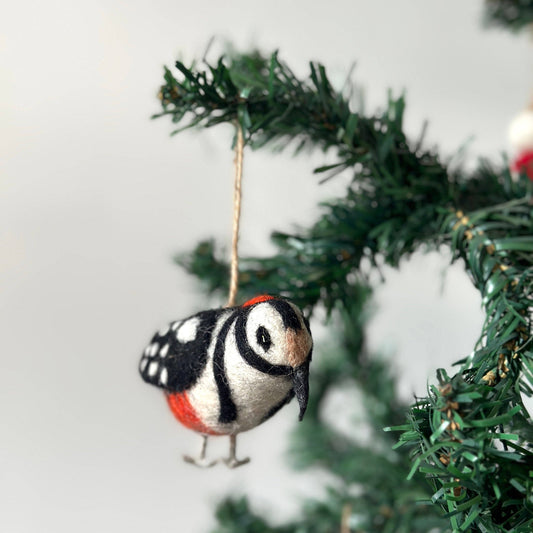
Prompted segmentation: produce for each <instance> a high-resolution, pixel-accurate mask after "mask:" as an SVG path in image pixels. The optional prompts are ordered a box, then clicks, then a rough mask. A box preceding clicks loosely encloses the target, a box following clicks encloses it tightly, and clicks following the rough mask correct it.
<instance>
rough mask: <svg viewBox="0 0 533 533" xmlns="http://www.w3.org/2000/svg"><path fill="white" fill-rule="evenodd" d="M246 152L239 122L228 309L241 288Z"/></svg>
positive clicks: (232, 304)
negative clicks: (240, 268) (241, 242)
mask: <svg viewBox="0 0 533 533" xmlns="http://www.w3.org/2000/svg"><path fill="white" fill-rule="evenodd" d="M243 151H244V137H243V134H242V127H241V125H240V124H239V122H237V142H236V144H235V159H234V164H235V184H234V189H233V237H232V243H231V264H230V272H231V273H230V284H229V296H228V303H227V305H226V307H232V306H234V305H235V297H236V296H237V289H238V286H239V222H240V219H241V194H242V193H241V183H242V156H243Z"/></svg>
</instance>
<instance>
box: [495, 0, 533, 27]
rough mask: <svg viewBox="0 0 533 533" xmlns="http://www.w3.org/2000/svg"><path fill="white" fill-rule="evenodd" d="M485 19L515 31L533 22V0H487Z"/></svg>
mask: <svg viewBox="0 0 533 533" xmlns="http://www.w3.org/2000/svg"><path fill="white" fill-rule="evenodd" d="M484 20H485V23H486V24H487V25H489V26H499V27H502V28H506V29H509V30H511V31H513V32H517V31H520V30H522V29H524V28H526V27H527V26H529V25H531V24H533V1H532V0H485V10H484Z"/></svg>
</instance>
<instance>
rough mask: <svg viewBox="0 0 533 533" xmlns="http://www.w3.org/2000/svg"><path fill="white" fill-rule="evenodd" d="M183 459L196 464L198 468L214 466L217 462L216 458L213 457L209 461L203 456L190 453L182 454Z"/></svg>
mask: <svg viewBox="0 0 533 533" xmlns="http://www.w3.org/2000/svg"><path fill="white" fill-rule="evenodd" d="M183 460H184V461H185V462H186V463H189V464H191V465H194V466H197V467H199V468H211V467H212V466H215V465H216V464H217V463H218V459H215V460H214V461H209V460H208V459H206V458H205V457H204V458H202V457H191V456H190V455H184V456H183Z"/></svg>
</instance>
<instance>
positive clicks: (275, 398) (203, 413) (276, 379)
mask: <svg viewBox="0 0 533 533" xmlns="http://www.w3.org/2000/svg"><path fill="white" fill-rule="evenodd" d="M225 320H226V317H224V318H223V319H222V322H224V321H225ZM221 325H222V324H220V326H219V324H217V333H218V331H219V330H220V327H221ZM215 338H216V335H215V336H214V339H215ZM214 339H213V340H212V341H211V346H209V351H208V360H207V365H206V366H205V369H204V372H203V373H202V375H201V376H200V379H199V380H198V382H197V383H196V384H195V385H194V386H193V387H191V389H190V390H189V391H188V392H187V395H188V397H189V401H190V403H191V405H192V407H193V408H194V410H195V412H196V414H197V415H198V417H199V418H200V420H202V422H203V423H204V424H205V425H206V426H207V427H208V428H209V429H211V430H213V431H216V432H217V433H222V434H234V433H241V432H243V431H248V430H249V429H252V428H254V427H255V426H257V425H258V424H260V423H261V422H262V421H263V420H264V419H265V417H266V416H267V414H268V413H269V412H270V411H271V409H272V408H273V407H275V406H276V405H278V404H279V403H280V402H282V401H283V400H284V399H285V398H286V397H287V395H288V394H289V392H290V390H291V388H292V381H291V378H290V377H289V376H270V375H268V374H264V373H263V372H260V371H259V370H256V369H254V368H252V367H251V366H250V365H249V364H248V363H247V362H246V361H245V360H244V359H243V358H242V357H241V355H240V354H239V351H238V349H237V345H236V340H235V323H233V324H232V326H231V328H230V331H229V332H228V336H227V337H226V343H225V365H224V366H225V371H226V375H227V378H228V382H229V386H230V389H231V398H232V400H233V402H234V403H235V406H236V407H237V420H235V421H234V422H231V423H228V424H224V423H221V422H219V419H218V418H219V414H220V403H219V402H220V400H219V394H218V389H217V385H216V382H215V377H214V372H213V353H214Z"/></svg>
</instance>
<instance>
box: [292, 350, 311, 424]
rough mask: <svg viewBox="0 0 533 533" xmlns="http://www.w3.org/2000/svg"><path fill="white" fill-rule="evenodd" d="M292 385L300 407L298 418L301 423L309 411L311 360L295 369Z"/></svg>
mask: <svg viewBox="0 0 533 533" xmlns="http://www.w3.org/2000/svg"><path fill="white" fill-rule="evenodd" d="M292 384H293V387H294V394H295V395H296V399H297V400H298V404H299V406H300V415H299V417H298V418H299V420H300V421H301V420H302V419H303V417H304V414H305V410H306V409H307V401H308V399H309V360H307V361H306V362H305V363H303V364H301V365H300V366H298V367H296V368H295V369H294V371H293V373H292Z"/></svg>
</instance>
